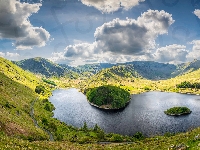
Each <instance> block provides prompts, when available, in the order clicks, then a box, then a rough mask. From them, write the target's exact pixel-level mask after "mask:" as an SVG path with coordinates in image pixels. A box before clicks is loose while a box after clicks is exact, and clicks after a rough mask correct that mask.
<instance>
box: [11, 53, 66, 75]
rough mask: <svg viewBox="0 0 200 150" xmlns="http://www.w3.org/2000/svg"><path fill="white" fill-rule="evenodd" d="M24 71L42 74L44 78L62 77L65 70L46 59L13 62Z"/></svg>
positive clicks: (38, 58) (37, 58)
mask: <svg viewBox="0 0 200 150" xmlns="http://www.w3.org/2000/svg"><path fill="white" fill-rule="evenodd" d="M14 63H15V64H16V65H18V66H19V67H21V68H23V69H24V70H29V71H31V72H33V73H36V74H42V75H45V76H46V77H50V76H64V75H65V73H66V72H67V70H66V69H65V68H63V67H61V66H59V65H58V64H55V63H53V62H51V61H49V60H47V59H44V58H40V57H36V58H31V59H25V60H22V61H16V62H14Z"/></svg>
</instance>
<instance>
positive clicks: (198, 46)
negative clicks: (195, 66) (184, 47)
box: [187, 40, 200, 61]
mask: <svg viewBox="0 0 200 150" xmlns="http://www.w3.org/2000/svg"><path fill="white" fill-rule="evenodd" d="M190 44H193V47H192V51H191V52H189V54H188V56H187V58H188V60H189V61H192V60H193V59H200V40H194V41H192V42H191V43H190Z"/></svg>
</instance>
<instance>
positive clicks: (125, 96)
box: [86, 85, 130, 109]
mask: <svg viewBox="0 0 200 150" xmlns="http://www.w3.org/2000/svg"><path fill="white" fill-rule="evenodd" d="M86 96H87V99H88V101H89V103H90V104H91V105H93V106H96V107H98V108H102V109H120V108H124V107H125V106H126V105H127V104H128V103H129V101H130V93H129V92H128V91H126V90H124V89H122V88H120V87H116V86H111V85H104V86H100V87H95V88H92V89H88V90H87V92H86Z"/></svg>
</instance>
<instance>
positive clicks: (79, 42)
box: [0, 0, 200, 66]
mask: <svg viewBox="0 0 200 150" xmlns="http://www.w3.org/2000/svg"><path fill="white" fill-rule="evenodd" d="M199 9H200V0H160V1H158V0H79V1H78V0H43V1H40V0H21V1H18V0H7V1H0V56H2V57H5V58H7V59H10V60H22V59H27V58H33V57H43V58H47V59H50V60H52V61H54V62H56V63H65V64H68V65H73V66H76V65H83V64H87V63H99V62H108V63H119V62H130V61H134V60H152V61H157V62H164V63H182V62H188V61H192V60H194V59H200V19H199V18H200V10H199Z"/></svg>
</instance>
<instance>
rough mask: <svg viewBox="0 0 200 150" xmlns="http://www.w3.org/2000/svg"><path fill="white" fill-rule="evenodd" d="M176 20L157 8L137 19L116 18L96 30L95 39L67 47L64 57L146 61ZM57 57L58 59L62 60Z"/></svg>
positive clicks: (88, 59) (89, 59) (67, 58)
mask: <svg viewBox="0 0 200 150" xmlns="http://www.w3.org/2000/svg"><path fill="white" fill-rule="evenodd" d="M173 23H174V20H173V18H172V15H171V14H169V13H167V12H165V11H158V10H148V11H147V12H145V13H143V14H142V15H141V16H140V17H138V18H137V19H136V20H135V19H128V18H127V19H126V20H120V19H114V20H112V21H110V22H107V23H104V24H103V25H102V26H100V27H98V28H97V29H96V31H95V33H94V37H95V40H94V41H95V42H93V43H91V44H90V43H79V44H74V45H69V46H67V47H66V48H65V52H64V56H65V60H71V59H73V58H74V59H82V60H85V61H93V60H96V61H99V62H102V61H105V60H110V61H107V62H114V61H116V62H125V61H133V59H137V60H138V59H139V60H141V59H142V60H146V59H147V58H149V55H150V53H151V52H152V50H154V49H155V47H156V43H155V40H156V38H157V36H159V35H162V34H166V33H167V32H168V28H169V27H170V25H171V24H173ZM108 57H109V58H108ZM57 58H58V57H56V58H55V59H56V60H59V59H57ZM62 59H63V58H62ZM128 59H129V60H128Z"/></svg>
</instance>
